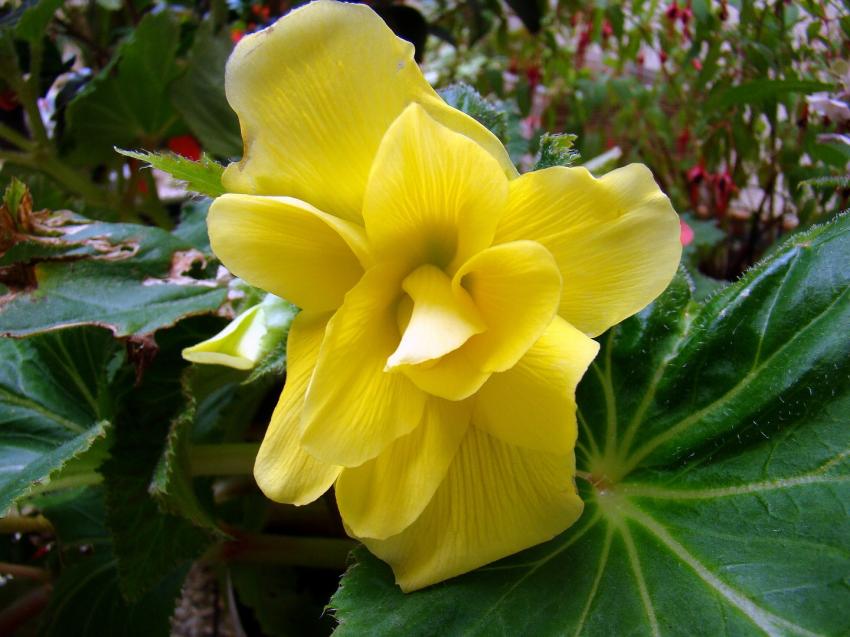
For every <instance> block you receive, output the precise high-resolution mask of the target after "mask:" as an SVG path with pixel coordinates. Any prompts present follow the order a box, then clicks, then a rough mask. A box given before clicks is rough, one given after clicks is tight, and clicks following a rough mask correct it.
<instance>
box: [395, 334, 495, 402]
mask: <svg viewBox="0 0 850 637" xmlns="http://www.w3.org/2000/svg"><path fill="white" fill-rule="evenodd" d="M398 371H400V372H402V373H403V374H404V375H405V376H407V377H408V378H409V379H410V380H412V381H413V382H414V384H415V385H416V386H417V387H418V388H419V389H421V390H422V391H424V392H427V393H429V394H431V395H433V396H439V397H440V398H445V399H446V400H463V399H465V398H469V397H470V396H472V394H474V393H475V392H477V391H478V390H479V389H480V388H481V386H482V385H483V384H484V383H485V382H486V381H487V379H488V378H489V377H490V372H485V371H482V370H481V366H480V365H479V362H478V360H477V359H476V358H474V357H472V356H471V355H470V354H469V352H467V351H466V349H465V348H464V347H461V348H459V349H457V350H455V351H453V352H451V353H450V354H446V355H445V356H443V357H442V358H441V359H439V360H438V361H437V362H436V363H425V364H422V365H405V366H403V367H399V368H398Z"/></svg>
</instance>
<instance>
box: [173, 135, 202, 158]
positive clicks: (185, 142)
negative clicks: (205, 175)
mask: <svg viewBox="0 0 850 637" xmlns="http://www.w3.org/2000/svg"><path fill="white" fill-rule="evenodd" d="M168 150H170V151H171V152H172V153H177V154H178V155H182V156H183V157H185V158H186V159H191V160H192V161H198V160H199V159H200V158H201V145H200V144H199V143H198V140H197V139H195V138H194V137H192V136H191V135H178V136H177V137H172V138H171V139H169V140H168Z"/></svg>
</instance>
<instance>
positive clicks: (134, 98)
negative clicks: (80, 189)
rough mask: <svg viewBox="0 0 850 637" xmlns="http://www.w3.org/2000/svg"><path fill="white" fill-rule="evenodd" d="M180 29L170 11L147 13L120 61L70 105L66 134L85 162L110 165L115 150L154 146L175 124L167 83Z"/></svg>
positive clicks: (175, 72) (121, 52)
mask: <svg viewBox="0 0 850 637" xmlns="http://www.w3.org/2000/svg"><path fill="white" fill-rule="evenodd" d="M179 38H180V33H179V28H178V25H177V24H176V22H175V21H174V19H173V18H172V17H171V12H170V11H168V10H163V11H160V12H157V13H148V14H147V15H146V16H145V17H144V18H143V19H142V21H141V22H140V23H139V25H138V27H136V28H135V29H134V30H133V31H132V32H131V35H130V37H129V38H128V39H127V40H126V41H125V42H124V43H123V44H122V46H121V48H120V50H119V52H118V54H117V56H116V58H115V59H117V62H113V63H111V64H110V65H109V66H107V68H105V69H104V70H103V71H101V73H100V74H98V75H97V77H95V78H94V79H93V80H92V81H91V82H90V83H89V85H88V86H86V88H85V90H83V91H82V92H81V93H80V94H79V95H78V96H77V97H76V98H75V99H74V100H73V101H72V102H71V103H70V105H69V106H68V115H67V117H68V134H69V136H70V137H71V138H72V139H73V140H74V141H75V143H76V144H77V146H78V148H79V150H80V151H82V153H83V155H84V156H85V157H90V158H93V159H97V160H108V159H110V158H111V157H113V154H112V147H113V146H122V147H131V146H138V145H140V144H141V143H142V142H146V143H148V144H154V143H157V142H158V141H160V140H162V139H164V138H165V137H167V136H168V135H169V133H170V131H171V129H172V127H173V126H174V125H175V123H176V122H177V113H176V112H175V111H174V108H173V107H172V105H171V100H170V98H169V94H168V87H169V84H171V82H172V81H173V80H174V79H175V78H176V77H177V76H178V75H179V73H180V69H179V68H178V66H177V64H176V57H177V49H178V46H179Z"/></svg>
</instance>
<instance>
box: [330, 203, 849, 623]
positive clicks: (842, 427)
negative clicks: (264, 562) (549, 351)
mask: <svg viewBox="0 0 850 637" xmlns="http://www.w3.org/2000/svg"><path fill="white" fill-rule="evenodd" d="M848 255H850V216H847V215H844V216H841V217H839V218H838V219H837V220H836V221H834V222H833V223H830V224H828V225H825V226H821V227H817V228H814V229H813V230H811V231H809V232H806V233H802V234H800V235H797V236H795V237H793V238H791V240H789V241H788V242H787V243H785V244H784V246H782V247H781V248H780V249H778V250H777V251H776V252H775V253H774V254H773V255H772V256H771V257H770V258H769V259H767V260H766V261H764V262H763V263H761V264H760V265H758V266H757V267H755V268H753V269H752V270H751V271H750V272H748V273H747V274H746V275H745V276H744V277H743V278H742V279H741V280H740V281H738V282H737V283H735V284H732V285H730V286H728V287H727V288H725V289H723V290H722V291H720V292H719V293H717V294H716V295H715V296H713V297H712V298H711V300H710V301H709V302H708V303H706V304H704V305H701V304H698V303H695V302H694V301H692V300H691V299H690V293H689V286H688V284H687V281H686V280H685V279H683V278H681V277H680V278H678V279H677V280H676V281H675V282H674V283H673V285H671V287H670V288H669V289H668V290H667V292H666V293H665V294H664V295H662V296H661V297H660V298H659V299H658V300H657V301H656V302H655V303H654V304H653V305H652V306H650V307H649V308H647V309H646V310H644V311H642V312H641V313H639V314H638V315H637V316H635V317H633V318H631V319H629V320H627V321H625V322H623V323H622V324H620V325H619V326H617V327H615V328H613V329H612V330H610V331H609V332H608V333H607V334H606V335H605V336H603V337H602V339H601V340H602V344H603V349H602V351H601V352H600V354H599V356H598V357H597V360H596V361H595V363H594V364H593V366H592V368H591V370H589V371H588V373H587V375H586V376H585V378H584V380H583V381H582V384H581V386H580V390H579V395H578V403H579V408H580V416H579V422H580V435H579V442H578V446H577V463H578V467H579V469H580V471H581V472H582V473H581V474H580V475H581V479H580V480H579V485H580V491H581V494H582V497H583V499H584V500H585V503H586V509H585V512H584V514H583V516H582V518H581V519H580V520H579V521H578V522H577V523H576V525H575V526H574V527H572V528H570V529H568V530H567V531H566V532H565V533H563V534H562V535H560V536H559V537H557V538H555V539H554V540H552V541H550V542H547V543H545V544H542V545H540V546H537V547H534V548H532V549H529V550H528V551H525V552H522V553H520V554H518V555H515V556H512V557H510V558H507V559H505V560H502V561H500V562H497V563H496V564H493V565H490V566H487V567H484V568H481V569H479V570H478V571H475V572H473V573H470V574H467V575H464V576H461V577H458V578H455V579H453V580H450V581H448V582H445V583H443V584H440V585H437V586H433V587H431V588H429V589H426V590H423V591H420V592H416V593H413V594H409V595H404V594H402V593H401V591H400V590H399V589H398V588H397V587H396V586H395V585H394V584H393V581H392V576H391V573H390V570H389V568H388V567H386V566H385V565H384V564H383V563H381V562H380V561H379V560H377V559H376V558H374V557H372V556H370V555H369V554H368V553H366V552H365V551H364V550H362V549H361V550H360V551H359V554H358V564H357V565H355V566H353V567H352V568H351V569H350V570H349V572H348V574H347V575H346V576H345V577H344V578H343V581H342V585H341V587H340V589H339V591H338V592H337V593H336V595H335V596H334V598H333V600H332V606H333V607H335V608H336V614H337V618H338V619H339V621H340V627H339V629H338V634H339V635H340V636H341V637H344V636H345V635H357V634H372V635H385V634H394V633H395V632H397V631H398V629H399V627H402V626H403V627H404V628H403V630H404V633H405V634H407V635H426V634H464V635H489V634H493V633H494V632H496V633H499V634H570V635H623V634H629V635H695V634H696V635H750V634H752V635H757V634H769V635H838V634H843V633H844V632H846V628H847V626H848V625H850V586H849V585H848V579H847V573H848V572H850V517H848V515H847V502H848V501H850V428H848V426H847V418H846V416H847V414H848V413H850V339H848V338H847V334H848V332H850V263H848V258H850V257H849V256H848ZM375 609H380V612H375Z"/></svg>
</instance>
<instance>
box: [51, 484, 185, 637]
mask: <svg viewBox="0 0 850 637" xmlns="http://www.w3.org/2000/svg"><path fill="white" fill-rule="evenodd" d="M40 506H41V507H42V509H43V511H44V514H45V515H46V516H47V517H48V519H50V521H51V522H52V524H53V526H54V528H55V529H56V534H57V537H58V547H59V550H60V551H61V553H62V556H63V560H62V561H63V568H62V570H61V572H60V574H59V577H58V578H57V579H56V580H55V581H54V584H53V592H52V594H51V597H50V603H49V604H48V606H47V608H46V609H45V611H44V613H43V614H42V617H41V626H40V630H39V634H40V635H42V636H43V637H88V636H89V635H110V637H151V636H152V635H168V634H170V628H171V626H170V619H171V615H172V613H173V611H174V606H175V601H176V599H177V597H178V595H179V594H180V587H181V585H182V583H183V580H184V579H185V576H186V567H183V568H180V569H176V570H175V571H174V572H172V573H169V574H168V575H167V576H166V577H165V578H163V579H162V581H160V582H159V583H158V584H157V585H156V586H155V587H154V588H153V589H152V590H151V591H150V592H148V593H146V594H145V595H143V596H141V597H140V598H139V599H138V600H137V601H135V602H132V603H129V602H127V601H126V600H125V599H124V598H123V597H122V595H121V589H120V586H119V579H118V570H117V562H116V559H115V555H114V553H113V550H112V545H111V543H110V541H109V535H108V533H107V531H106V529H105V528H104V526H103V519H104V504H103V493H102V490H101V489H98V488H92V489H87V490H85V491H83V492H82V493H80V494H78V495H76V496H75V497H73V498H67V497H66V498H61V499H59V498H54V499H53V500H52V501H51V500H47V501H44V502H42V503H40ZM144 541H145V540H144V539H143V538H140V542H144ZM83 549H85V550H83Z"/></svg>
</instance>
